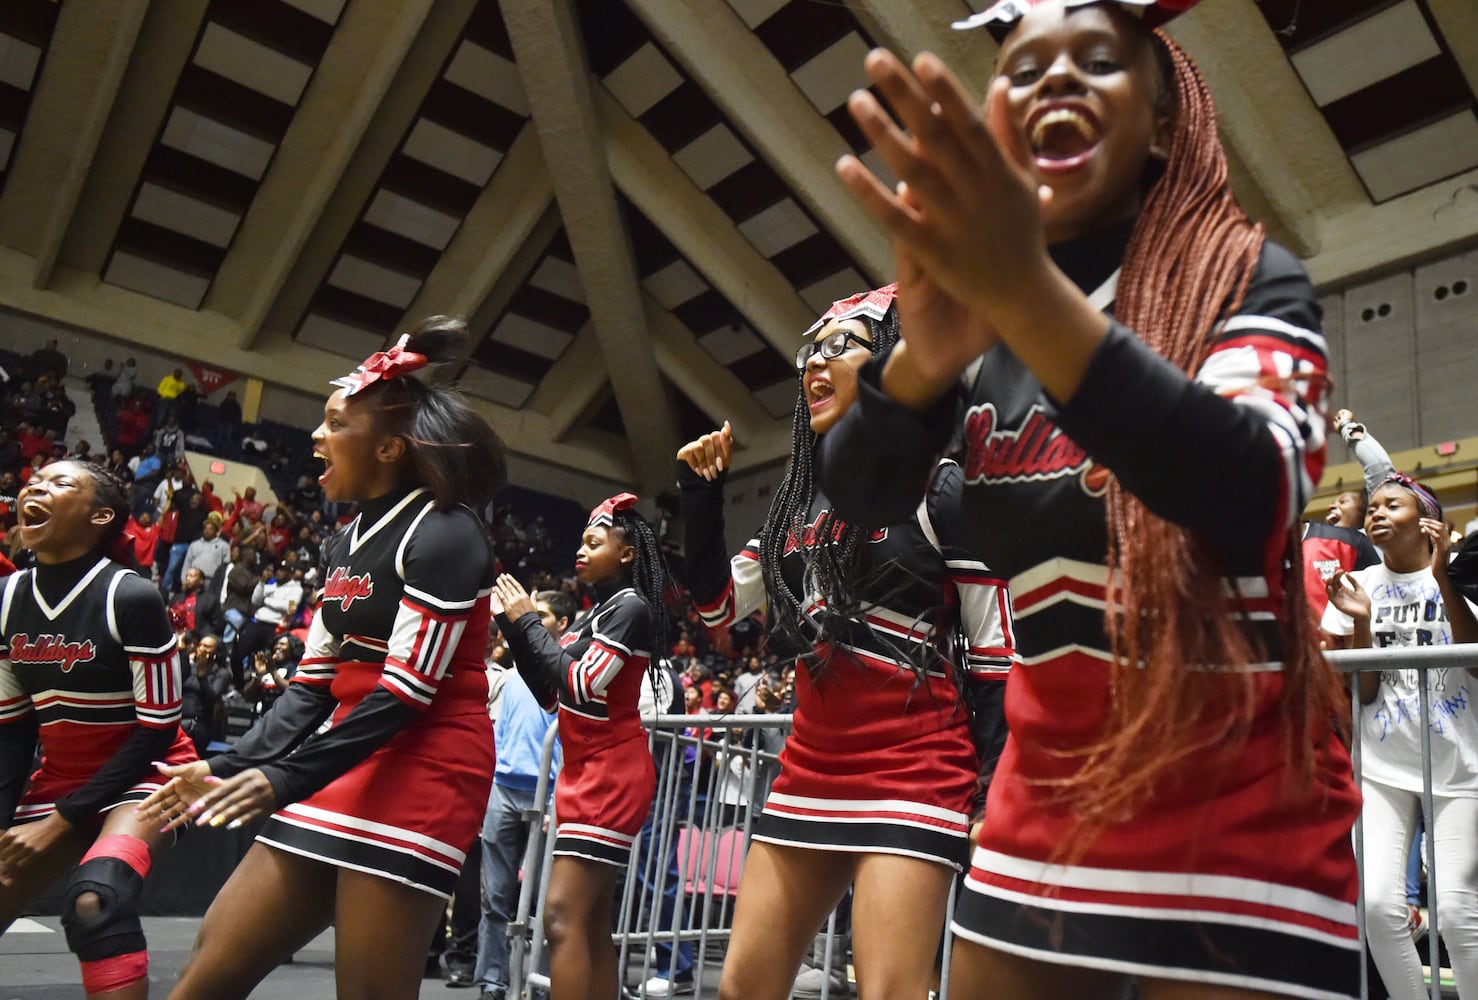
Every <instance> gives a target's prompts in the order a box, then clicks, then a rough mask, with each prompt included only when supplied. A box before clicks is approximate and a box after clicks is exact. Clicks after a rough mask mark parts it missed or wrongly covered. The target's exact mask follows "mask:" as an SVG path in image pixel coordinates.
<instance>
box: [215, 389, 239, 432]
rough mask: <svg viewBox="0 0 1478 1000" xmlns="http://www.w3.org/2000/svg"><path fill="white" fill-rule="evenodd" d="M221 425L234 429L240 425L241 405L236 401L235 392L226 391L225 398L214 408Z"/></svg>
mask: <svg viewBox="0 0 1478 1000" xmlns="http://www.w3.org/2000/svg"><path fill="white" fill-rule="evenodd" d="M216 412H217V415H218V416H219V417H220V419H221V423H223V424H225V425H226V426H227V427H231V428H234V427H236V425H237V424H239V423H241V404H240V403H239V402H237V400H236V392H235V390H231V391H228V392H227V393H226V398H225V399H223V400H221V405H220V406H219V407H217V408H216Z"/></svg>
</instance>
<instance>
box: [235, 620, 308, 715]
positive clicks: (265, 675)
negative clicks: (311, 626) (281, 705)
mask: <svg viewBox="0 0 1478 1000" xmlns="http://www.w3.org/2000/svg"><path fill="white" fill-rule="evenodd" d="M302 658H303V641H302V640H301V639H299V638H298V637H297V636H295V635H288V634H285V633H284V634H283V635H279V636H277V637H276V638H275V639H273V640H272V646H271V648H270V649H265V650H261V651H259V652H257V653H255V654H253V656H252V661H251V669H250V671H248V672H247V675H246V682H245V683H244V684H243V685H242V687H241V693H242V694H243V695H244V696H245V697H246V700H247V701H249V702H252V703H253V704H254V705H255V706H256V710H257V714H258V715H261V714H263V713H265V712H266V711H267V709H269V708H271V707H272V703H273V702H275V701H276V700H277V699H278V697H279V696H280V695H281V694H282V692H283V691H285V690H286V689H287V682H288V681H290V680H292V676H293V674H295V673H297V672H298V661H300V660H301V659H302Z"/></svg>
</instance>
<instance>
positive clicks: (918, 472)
mask: <svg viewBox="0 0 1478 1000" xmlns="http://www.w3.org/2000/svg"><path fill="white" fill-rule="evenodd" d="M1164 6H1166V7H1173V8H1179V9H1183V8H1186V7H1189V6H1191V3H1190V2H1187V0H1176V2H1174V3H1169V2H1167V3H1165V4H1164ZM1027 8H1029V9H1027ZM1023 9H1027V12H1026V14H1025V16H1024V17H1023V18H1022V20H1021V21H1020V23H1019V24H1017V25H1015V26H1014V27H1013V28H1012V29H1011V30H1010V33H1009V34H1008V35H1007V36H1006V38H1005V41H1004V43H1003V45H1002V48H1001V50H1000V54H999V57H998V62H997V66H996V76H995V79H994V80H993V81H992V83H991V86H990V90H989V96H988V99H987V101H986V103H985V106H984V108H983V109H981V108H979V107H978V106H977V105H976V104H975V103H974V102H973V101H972V100H971V99H970V98H968V97H967V95H966V94H965V92H964V90H963V89H962V88H961V87H960V86H959V84H958V83H957V82H956V81H955V80H954V78H953V77H952V76H951V75H950V74H949V73H948V71H947V70H946V69H945V68H944V67H943V66H942V65H941V63H940V62H939V61H938V60H937V59H936V58H934V57H933V56H927V55H926V56H920V57H919V58H918V59H917V60H916V61H915V63H914V67H913V71H912V72H911V71H910V70H909V69H907V68H905V67H904V66H903V65H902V64H901V63H900V62H899V61H898V60H897V59H895V58H893V57H892V56H890V55H888V54H886V53H881V52H878V53H873V54H871V55H870V56H869V57H868V60H867V70H868V72H869V74H870V76H871V78H872V80H873V81H874V83H875V84H876V85H877V86H878V88H879V90H880V92H881V95H882V98H883V99H884V100H886V101H887V103H888V105H889V106H890V107H891V108H893V109H894V111H895V112H896V113H897V114H898V116H899V119H900V120H901V123H902V126H903V127H904V128H907V129H908V130H909V133H910V134H907V135H906V134H905V133H903V132H902V131H900V130H899V127H898V126H897V125H895V124H894V122H893V120H892V119H891V118H890V117H889V116H888V115H887V113H886V112H884V111H883V109H882V106H881V105H880V104H879V103H878V101H877V100H875V99H874V98H872V97H871V96H870V95H869V94H866V93H863V92H859V93H858V94H856V95H854V96H853V97H852V99H851V102H850V107H851V111H852V114H853V116H854V117H855V118H856V119H857V121H858V123H859V125H860V126H861V127H862V129H863V131H864V132H865V134H866V135H867V137H868V139H869V140H870V141H871V142H872V143H873V144H874V146H875V147H876V148H877V150H878V152H879V153H880V154H881V155H882V156H883V157H884V158H885V160H886V162H887V163H888V164H889V165H890V167H891V168H892V169H893V170H894V171H895V172H896V173H897V174H898V176H899V177H900V178H902V180H903V182H904V186H903V187H901V188H893V187H888V186H885V185H883V184H882V183H880V182H879V181H878V180H877V178H876V177H874V176H873V175H872V174H871V173H870V172H869V171H868V170H867V169H866V168H865V167H864V166H863V165H862V164H861V163H860V162H859V161H857V160H856V159H855V158H852V157H848V158H845V159H844V160H843V161H842V162H841V163H839V164H838V170H839V172H840V173H841V175H842V177H843V179H844V180H845V182H846V183H847V184H848V185H849V187H850V188H851V189H852V190H853V192H854V194H856V195H857V196H858V197H859V199H860V200H861V201H862V202H863V203H864V204H865V205H866V206H867V207H868V208H869V209H870V210H871V211H872V212H873V214H874V215H875V216H876V217H877V218H878V219H879V220H880V221H881V222H882V223H883V224H884V225H885V226H886V228H887V229H888V230H889V232H890V233H891V234H892V236H893V238H894V240H895V244H896V246H897V248H898V262H899V274H900V287H899V298H898V301H899V307H900V311H901V313H902V317H901V320H902V330H903V339H902V340H901V342H900V343H899V345H898V347H897V348H895V350H894V351H893V352H892V353H891V355H890V356H889V357H887V358H886V359H881V360H879V361H876V362H874V363H872V364H870V365H869V366H867V367H865V368H864V369H863V373H862V376H861V379H860V383H861V388H860V392H859V405H858V406H857V407H855V408H854V409H853V411H852V412H851V413H849V414H848V415H847V417H845V418H844V419H843V421H842V422H841V424H839V425H838V426H837V427H836V428H835V429H834V430H833V431H832V432H831V433H830V434H828V435H827V437H826V439H825V443H824V445H823V449H822V451H823V455H822V462H821V471H822V477H821V482H822V486H823V487H824V488H825V489H826V490H827V492H828V494H829V495H830V496H831V498H832V500H833V501H834V502H835V503H836V504H837V507H838V510H839V511H840V513H841V514H842V516H844V517H849V518H850V517H855V518H858V519H859V520H861V521H863V522H864V523H867V524H886V523H889V522H890V521H892V520H895V519H896V518H897V517H898V515H900V514H902V513H903V512H905V511H907V510H909V509H912V506H913V505H915V504H917V502H918V497H919V495H920V493H921V492H922V491H923V484H924V483H925V482H926V480H927V477H928V474H929V469H930V466H931V465H932V460H931V458H930V452H931V449H938V448H942V447H944V445H945V443H946V442H947V441H948V440H949V439H950V437H951V436H953V435H959V436H960V437H961V438H962V443H963V447H964V452H965V457H964V459H963V460H962V464H963V466H964V476H965V480H966V482H967V484H968V485H967V488H966V490H965V498H964V503H965V510H966V513H967V517H966V518H965V519H964V523H965V524H966V525H967V528H968V529H969V530H970V531H971V536H970V538H969V549H970V551H971V552H972V553H973V554H975V555H976V556H977V557H978V558H983V559H984V560H985V561H986V562H987V563H989V565H991V566H992V568H994V569H997V570H1000V571H1001V572H1002V573H1003V574H1004V575H1006V577H1007V579H1008V580H1009V583H1010V589H1011V597H1012V604H1013V611H1014V615H1015V623H1016V640H1017V650H1018V653H1019V655H1020V657H1021V659H1020V663H1019V666H1018V667H1017V669H1015V670H1013V671H1012V673H1011V676H1010V678H1009V680H1008V682H1007V692H1006V719H1007V723H1008V725H1009V729H1010V736H1009V737H1008V739H1007V743H1006V749H1005V752H1004V753H1003V755H1002V757H1001V763H1000V766H999V768H998V769H997V771H996V775H995V778H994V780H993V781H992V783H991V786H990V794H989V798H988V802H987V807H986V811H985V819H984V823H983V825H982V828H981V831H980V834H979V837H978V839H977V842H976V844H977V846H976V850H975V854H974V857H973V861H972V870H971V873H970V876H969V877H968V879H967V881H966V891H965V892H964V893H963V895H962V899H961V903H960V906H959V908H958V910H957V914H956V921H955V931H956V935H957V937H956V940H957V944H956V947H955V952H954V961H953V964H952V967H951V968H952V979H951V983H950V985H951V992H952V993H959V994H960V995H963V996H975V995H990V996H998V997H1004V998H1011V997H1041V996H1071V997H1078V998H1096V997H1113V996H1118V995H1121V992H1122V991H1123V990H1124V989H1125V987H1126V984H1125V982H1124V979H1125V978H1126V977H1137V978H1138V980H1139V982H1138V989H1139V996H1141V997H1143V998H1145V1000H1165V998H1171V997H1191V996H1194V997H1197V998H1222V997H1226V998H1230V997H1238V998H1245V997H1253V996H1269V995H1283V996H1303V997H1311V996H1312V997H1348V996H1353V995H1355V994H1356V993H1357V992H1358V987H1359V975H1360V950H1359V944H1358V937H1357V932H1356V913H1355V900H1356V887H1357V873H1356V870H1355V864H1354V857H1353V850H1352V846H1351V841H1350V828H1351V826H1352V824H1353V822H1354V819H1355V815H1356V813H1357V812H1358V810H1359V795H1358V792H1357V790H1356V789H1355V787H1354V781H1353V778H1352V775H1351V773H1350V762H1349V759H1348V756H1347V755H1346V753H1345V751H1344V749H1343V747H1342V746H1341V745H1340V743H1339V741H1338V740H1337V739H1336V738H1335V734H1334V732H1333V730H1332V726H1331V720H1332V719H1336V718H1339V717H1340V716H1341V715H1342V714H1343V708H1342V702H1341V691H1340V687H1339V685H1338V682H1337V679H1336V677H1335V676H1334V673H1333V671H1332V670H1330V669H1329V668H1328V667H1327V666H1326V665H1325V664H1324V662H1323V660H1322V658H1321V656H1320V654H1319V651H1318V647H1317V644H1316V641H1315V634H1314V622H1313V620H1312V616H1311V615H1310V614H1309V613H1308V611H1307V609H1306V604H1305V597H1304V590H1303V587H1302V586H1300V585H1299V570H1300V559H1299V548H1298V536H1297V530H1296V529H1297V521H1298V516H1299V513H1300V511H1301V510H1302V509H1303V507H1304V504H1305V501H1306V498H1307V497H1308V496H1309V493H1310V492H1311V490H1312V484H1313V483H1314V482H1315V481H1317V479H1318V476H1319V473H1320V471H1321V469H1322V467H1323V463H1324V407H1325V400H1324V392H1323V390H1324V387H1325V385H1326V384H1327V376H1326V368H1327V365H1326V359H1325V347H1324V338H1323V337H1322V336H1321V335H1320V334H1319V332H1318V330H1319V309H1318V305H1317V301H1316V299H1315V296H1314V291H1313V289H1312V288H1311V287H1310V285H1309V283H1308V280H1307V278H1306V277H1305V275H1304V273H1303V270H1302V268H1301V267H1300V266H1299V264H1298V262H1297V261H1296V260H1295V259H1294V258H1293V257H1292V256H1291V255H1290V254H1288V253H1287V252H1286V251H1284V250H1282V249H1281V248H1279V247H1277V246H1275V245H1273V244H1271V243H1269V242H1267V241H1266V239H1265V237H1264V234H1263V231H1262V229H1261V227H1260V226H1257V225H1255V224H1253V223H1252V222H1251V221H1250V220H1248V218H1247V216H1246V215H1245V214H1244V213H1243V212H1242V210H1241V209H1240V208H1238V207H1237V205H1236V203H1235V201H1234V200H1233V198H1232V196H1231V192H1230V190H1229V188H1228V185H1227V165H1226V155H1225V152H1224V151H1223V149H1222V147H1221V144H1220V142H1219V140H1218V138H1217V133H1216V120H1215V113H1214V109H1213V107H1212V104H1211V100H1210V96H1209V94H1208V93H1207V91H1206V88H1205V85H1204V83H1203V82H1202V80H1201V78H1200V75H1199V74H1198V72H1197V71H1196V69H1195V67H1194V65H1193V64H1192V63H1191V62H1190V60H1189V59H1188V58H1187V57H1186V56H1185V54H1184V53H1183V52H1182V51H1181V50H1180V49H1179V48H1178V47H1177V46H1176V45H1175V43H1174V42H1172V41H1171V40H1170V39H1169V38H1167V37H1165V36H1164V35H1162V34H1158V33H1154V32H1151V31H1150V30H1148V28H1147V27H1146V26H1145V24H1144V23H1142V22H1141V21H1140V20H1138V19H1136V18H1135V17H1134V16H1133V15H1131V14H1130V13H1129V12H1128V11H1126V10H1125V9H1124V8H1123V7H1121V6H1120V5H1118V4H1082V3H1074V2H1063V0H1047V2H1040V3H1033V2H1031V0H1011V2H1009V3H1002V4H996V5H995V6H993V7H992V8H990V9H989V10H987V11H985V12H984V13H983V14H982V15H980V17H981V19H984V20H990V19H995V18H999V17H1003V16H1007V15H1008V14H1009V16H1010V17H1015V16H1016V14H1017V13H1019V12H1020V11H1021V10H1023ZM1110 306H1112V309H1111V313H1105V310H1106V309H1108V308H1109V307H1110ZM962 381H963V382H964V384H965V385H966V387H967V390H968V399H967V402H966V404H965V405H964V406H958V407H957V406H955V405H954V401H953V399H952V398H950V393H951V392H952V391H953V390H954V389H955V387H956V386H957V385H959V384H960V383H961V382H962Z"/></svg>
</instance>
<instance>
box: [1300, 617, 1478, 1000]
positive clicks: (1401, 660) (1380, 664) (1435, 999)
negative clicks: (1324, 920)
mask: <svg viewBox="0 0 1478 1000" xmlns="http://www.w3.org/2000/svg"><path fill="white" fill-rule="evenodd" d="M1325 656H1326V657H1327V658H1328V660H1329V662H1330V663H1331V664H1332V665H1333V666H1334V668H1335V669H1336V670H1338V671H1340V672H1341V673H1346V674H1348V675H1349V678H1350V703H1351V724H1350V756H1351V758H1352V759H1353V761H1354V766H1355V781H1356V782H1357V783H1360V782H1361V777H1362V775H1363V774H1364V768H1363V762H1362V759H1361V758H1362V747H1361V728H1362V727H1361V721H1362V712H1363V709H1364V706H1363V705H1361V703H1360V675H1361V674H1362V673H1368V672H1370V671H1376V670H1380V671H1384V670H1416V671H1418V672H1420V673H1421V674H1422V675H1423V677H1422V683H1421V684H1419V685H1418V686H1417V687H1418V692H1419V696H1418V705H1419V708H1418V717H1417V725H1418V727H1419V728H1420V730H1421V743H1422V753H1421V756H1422V796H1421V798H1422V828H1423V831H1424V832H1423V839H1424V841H1425V843H1426V848H1427V850H1426V861H1427V913H1428V915H1429V917H1430V920H1431V924H1430V927H1429V929H1428V931H1427V969H1428V975H1429V980H1428V990H1429V991H1430V994H1429V995H1430V997H1431V1000H1440V998H1441V997H1442V982H1441V979H1442V977H1441V971H1442V969H1441V964H1440V962H1439V960H1438V951H1439V949H1440V947H1441V938H1440V934H1439V930H1440V927H1439V918H1438V913H1437V911H1438V906H1437V884H1438V883H1437V846H1436V829H1435V824H1434V822H1433V808H1434V805H1433V800H1432V704H1431V701H1432V696H1431V684H1430V683H1429V682H1428V681H1427V679H1426V676H1425V675H1426V674H1427V672H1428V671H1431V670H1463V669H1466V668H1467V667H1478V647H1475V646H1472V645H1449V646H1419V647H1412V646H1388V647H1385V648H1376V649H1338V650H1330V651H1328V652H1327V653H1326V654H1325ZM1355 864H1356V867H1357V868H1358V870H1359V872H1360V895H1359V901H1358V903H1357V906H1356V913H1357V917H1358V920H1359V927H1360V949H1361V953H1362V956H1361V964H1360V996H1361V997H1362V1000H1364V998H1368V997H1369V996H1370V986H1371V984H1370V981H1369V972H1370V968H1369V963H1368V962H1366V961H1365V959H1364V953H1365V948H1366V926H1365V890H1366V886H1365V817H1364V812H1363V810H1362V813H1361V817H1360V819H1359V820H1357V821H1356V823H1355Z"/></svg>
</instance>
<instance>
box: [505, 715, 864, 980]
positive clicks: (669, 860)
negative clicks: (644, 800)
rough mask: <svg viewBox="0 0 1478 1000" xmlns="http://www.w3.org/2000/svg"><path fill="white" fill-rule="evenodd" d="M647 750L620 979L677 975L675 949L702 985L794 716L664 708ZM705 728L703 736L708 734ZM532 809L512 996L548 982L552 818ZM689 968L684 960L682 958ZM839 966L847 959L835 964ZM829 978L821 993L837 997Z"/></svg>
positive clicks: (513, 926)
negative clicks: (650, 766) (649, 797)
mask: <svg viewBox="0 0 1478 1000" xmlns="http://www.w3.org/2000/svg"><path fill="white" fill-rule="evenodd" d="M646 724H647V726H648V729H649V731H650V738H649V741H648V746H649V748H650V749H651V752H652V757H653V759H654V760H655V762H656V764H657V791H656V795H655V797H654V799H653V806H652V815H651V819H650V821H649V823H648V824H647V827H646V829H644V830H643V831H642V834H641V835H640V836H638V838H637V842H636V844H635V846H634V848H633V851H632V863H631V866H630V868H629V869H628V870H627V872H626V874H625V877H624V885H623V887H622V889H621V892H620V899H619V906H618V910H617V913H616V923H615V934H614V941H615V944H616V947H617V949H618V968H619V969H621V974H622V977H623V980H626V981H629V980H631V979H633V978H634V979H635V982H636V986H634V987H630V988H629V989H628V995H631V996H638V997H640V996H644V991H643V990H642V988H641V984H644V983H646V982H647V981H648V980H649V979H651V978H653V977H654V976H662V977H664V978H666V979H668V980H669V981H670V980H672V979H673V978H674V977H675V975H676V973H677V971H678V968H679V964H680V961H681V960H680V958H679V954H680V949H681V950H682V951H686V952H687V953H688V954H689V955H690V958H691V963H692V964H691V974H692V977H693V981H694V983H696V984H699V985H698V989H699V991H700V992H699V995H702V994H701V990H702V983H703V980H704V972H705V970H708V969H711V968H713V967H714V965H715V964H722V961H723V954H724V950H725V948H726V947H727V943H728V940H729V934H730V931H731V929H732V925H733V917H734V899H735V896H736V895H737V894H738V888H739V876H740V874H741V872H742V871H743V865H744V857H745V854H746V852H747V849H748V846H749V839H750V836H751V834H752V833H753V831H754V821H755V818H756V817H757V816H758V815H759V811H760V810H761V809H762V808H763V807H764V801H765V798H766V796H767V795H768V794H769V791H770V784H771V782H773V781H774V778H775V775H776V773H778V771H779V763H778V757H777V754H778V753H779V750H780V747H781V746H782V745H783V744H784V742H785V738H786V737H787V736H788V735H789V734H790V726H791V717H790V716H789V715H726V716H712V715H710V716H694V715H662V716H658V717H657V718H656V719H655V720H650V721H648V722H647V723H646ZM556 735H557V727H551V728H550V730H549V733H548V734H547V735H546V737H545V741H544V750H543V759H542V760H541V762H540V768H541V772H542V773H543V774H544V775H546V777H543V778H541V779H540V783H539V786H538V787H537V788H536V789H535V792H534V801H535V802H550V797H549V788H548V781H549V779H548V778H547V775H548V772H549V767H550V763H551V761H552V760H553V748H554V740H555V737H556ZM705 736H706V738H705ZM552 812H553V806H552V804H551V805H550V807H549V809H548V810H547V811H545V810H539V809H534V810H530V811H528V812H527V813H525V817H524V818H525V819H526V820H527V821H528V822H529V823H530V824H531V835H530V837H529V846H528V851H527V854H526V855H525V858H524V872H525V874H526V875H527V873H529V872H537V873H539V877H538V878H537V879H530V878H527V877H525V879H524V881H523V886H522V888H521V890H520V893H519V900H518V912H517V916H516V918H515V919H514V921H513V922H512V923H510V925H509V934H510V942H509V969H508V972H509V982H510V983H512V984H514V985H513V987H512V990H513V992H512V996H517V997H524V996H529V997H531V996H533V995H534V992H533V991H535V990H540V989H543V990H547V989H548V988H549V976H548V972H547V970H546V966H547V959H546V958H545V955H544V935H543V926H542V921H541V918H540V915H541V914H542V912H543V908H544V891H545V887H546V886H547V885H548V882H549V871H550V868H551V866H552V865H553V838H552V837H551V836H549V831H548V830H546V829H545V827H546V823H545V820H546V818H548V819H549V823H548V827H549V829H551V830H552V829H553V826H554V824H555V823H556V822H557V817H551V816H549V814H550V813H552ZM836 924H837V914H836V913H833V914H832V915H831V917H830V919H829V921H828V924H827V928H826V931H825V945H824V950H823V952H822V954H821V956H820V959H821V962H822V963H823V964H822V967H823V968H825V969H831V968H833V963H834V961H836V960H837V959H839V958H840V957H841V956H840V955H839V954H837V953H836V949H837V948H839V947H840V945H839V944H838V935H837V930H836ZM684 964H685V963H684ZM836 964H837V966H838V967H839V968H841V969H844V968H845V963H844V962H837V963H836ZM836 992H837V991H833V990H832V989H831V981H830V977H828V978H827V981H826V982H825V983H824V984H823V986H822V991H821V1000H832V998H834V994H835V993H836Z"/></svg>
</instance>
